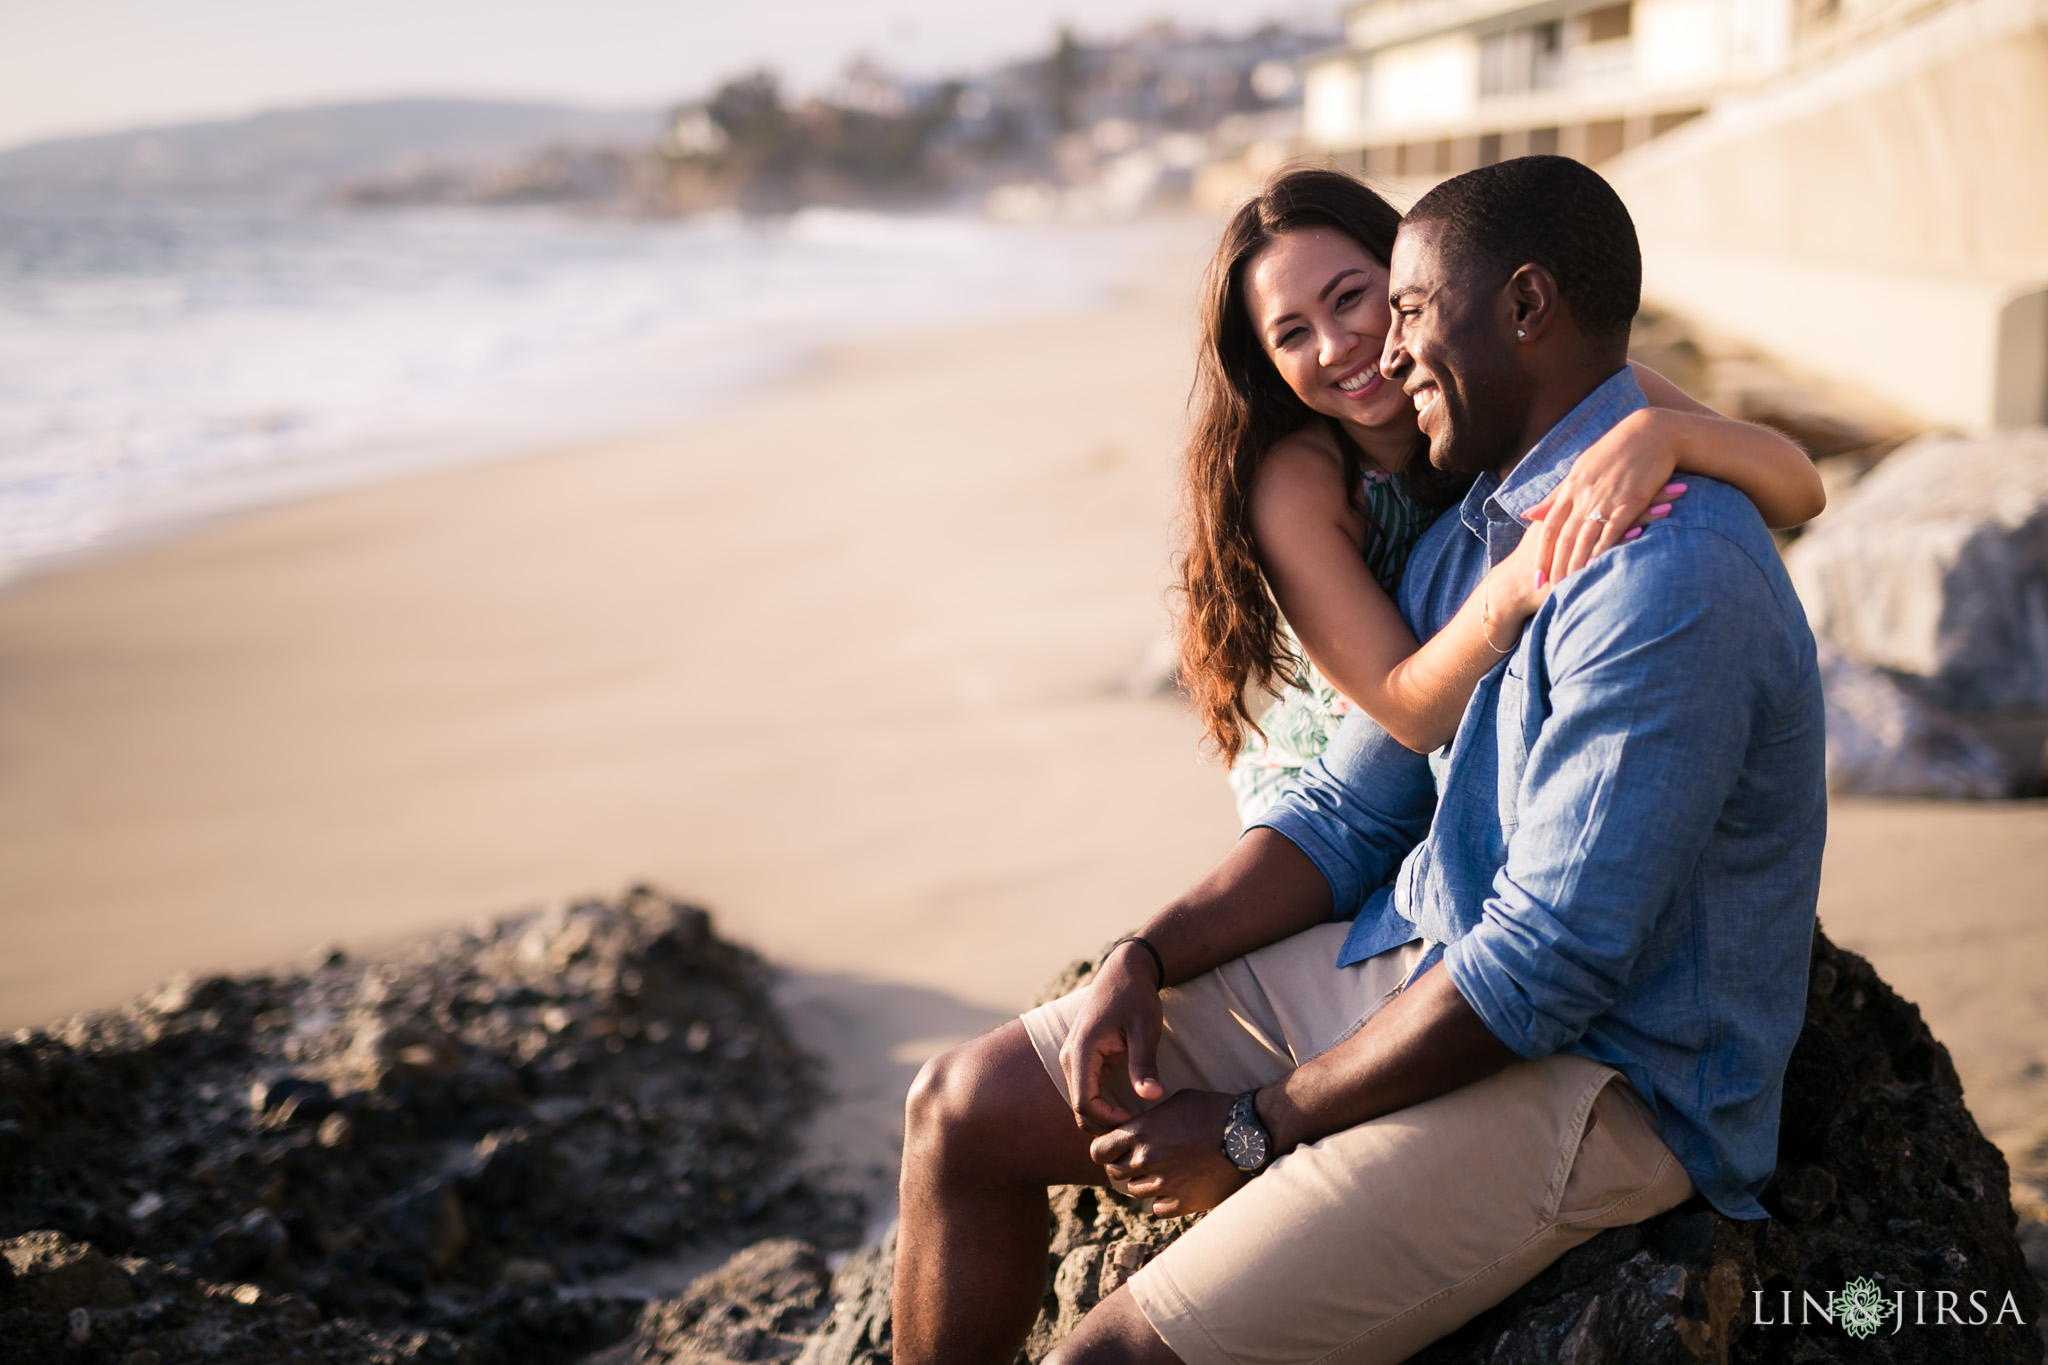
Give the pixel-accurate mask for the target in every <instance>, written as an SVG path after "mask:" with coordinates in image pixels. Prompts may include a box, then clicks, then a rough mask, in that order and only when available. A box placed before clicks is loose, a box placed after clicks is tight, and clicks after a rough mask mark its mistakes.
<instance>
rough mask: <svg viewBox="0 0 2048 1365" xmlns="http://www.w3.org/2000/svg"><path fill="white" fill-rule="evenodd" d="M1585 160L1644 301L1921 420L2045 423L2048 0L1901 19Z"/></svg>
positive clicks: (1991, 0) (1973, 2)
mask: <svg viewBox="0 0 2048 1365" xmlns="http://www.w3.org/2000/svg"><path fill="white" fill-rule="evenodd" d="M1603 169H1604V170H1605V171H1606V172H1607V174H1608V175H1609V178H1610V179H1611V180H1612V181H1613V182H1614V184H1615V186H1616V187H1617V188H1618V189H1619V190H1620V191H1621V193H1622V195H1623V197H1624V198H1625V199H1626V200H1627V201H1628V205H1629V209H1630V212H1631V213H1632V214H1633V215H1634V216H1635V220H1636V224H1637V227H1638V229H1639V231H1640V232H1641V235H1642V240H1643V255H1644V292H1645V294H1646V295H1647V296H1648V297H1650V298H1652V299H1654V300H1656V301H1658V302H1660V303H1663V304H1665V305H1668V306H1670V307H1672V308H1675V309H1677V310H1679V311H1681V312H1683V313H1685V314H1688V315H1690V316H1692V317H1694V318H1696V319H1698V320H1699V321H1701V322H1703V323H1705V324H1707V325H1708V326H1710V327H1713V328H1716V329H1718V330H1721V331H1724V332H1727V333H1729V334H1731V335H1733V336H1737V337H1740V338H1742V339H1743V340H1746V341H1748V342H1750V343H1752V344H1754V345H1756V346H1759V347H1761V348H1763V349H1764V350H1767V351H1770V352H1772V353H1774V354H1776V355H1777V356H1779V357H1781V358H1782V359H1784V360H1786V361H1788V362H1790V363H1792V364H1793V365H1795V366H1798V367H1800V368H1803V369H1806V370H1809V371H1812V372H1814V373H1816V374H1819V375H1822V376H1825V377H1827V378H1830V379H1835V380H1839V381H1841V382H1844V383H1848V384H1851V385H1854V386H1856V387H1858V388H1860V389H1863V390H1865V391H1867V392H1869V393H1870V394H1872V395H1873V396H1874V397H1876V398H1879V399H1881V400H1883V401H1884V402H1886V403H1888V404H1890V405H1892V406H1895V407H1898V408H1902V409H1904V410H1906V411H1908V412H1910V413H1913V414H1914V415H1916V416H1918V417H1920V418H1921V419H1922V420H1924V421H1926V422H1928V423H1929V424H1930V425H1935V426H1944V427H1955V428H1960V429H1962V430H1966V431H1983V430H1989V429H1993V428H1998V427H2009V426H2020V425H2029V424H2038V423H2044V422H2048V0H1956V2H1955V3H1950V4H1947V5H1944V6H1939V7H1933V8H1923V9H1921V10H1920V11H1919V12H1918V13H1917V14H1902V15H1901V17H1900V18H1899V19H1897V20H1896V21H1895V22H1893V23H1892V24H1890V25H1888V26H1887V28H1886V30H1885V31H1883V32H1881V33H1878V34H1874V35H1871V36H1870V37H1868V38H1867V39H1866V40H1865V41H1863V42H1862V43H1860V44H1858V45H1857V46H1856V47H1855V48H1854V49H1853V50H1850V51H1847V52H1843V53H1841V54H1839V55H1836V56H1833V57H1830V58H1826V59H1823V60H1820V61H1815V62H1811V63H1805V64H1802V65H1800V66H1799V67H1798V68H1797V69H1795V70H1794V71H1792V72H1790V73H1788V74H1787V75H1786V76H1785V77H1783V78H1782V79H1780V80H1778V81H1776V82H1773V83H1772V84H1770V85H1768V86H1765V87H1762V88H1759V89H1757V90H1755V91H1753V92H1750V93H1747V94H1743V95H1739V96H1729V97H1726V98H1724V99H1723V100H1721V101H1720V102H1718V103H1717V104H1716V105H1715V106H1714V108H1713V109H1712V111H1711V112H1710V113H1709V114H1707V115H1706V116H1705V117H1703V118H1701V119H1698V120H1696V121H1694V122H1693V123H1691V124H1689V125H1687V126H1686V127H1684V128H1681V129H1679V130H1677V131H1675V132H1672V133H1670V134H1667V135H1666V136H1664V137H1661V138H1658V139H1656V140H1655V141H1653V142H1650V143H1648V144H1646V145H1645V146H1643V147H1642V148H1640V149H1638V150H1637V151H1634V152H1631V153H1629V154H1627V155H1626V156H1624V157H1622V158H1621V159H1619V160H1617V161H1615V162H1613V163H1611V164H1610V165H1609V166H1607V167H1604V168H1603Z"/></svg>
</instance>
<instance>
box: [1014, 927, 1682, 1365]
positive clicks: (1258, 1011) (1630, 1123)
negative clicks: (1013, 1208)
mask: <svg viewBox="0 0 2048 1365" xmlns="http://www.w3.org/2000/svg"><path fill="white" fill-rule="evenodd" d="M1349 928H1350V926H1349V925H1347V924H1327V925H1320V926H1318V927H1316V928H1314V929H1311V930H1309V931H1308V932H1306V933H1303V934H1298V935H1296V936H1295V937H1293V938H1290V939H1286V940H1284V941H1282V942H1280V943H1276V944H1273V945H1271V946H1269V947H1266V948H1261V949H1259V950H1258V951H1257V952H1254V953H1251V954H1248V955H1247V956H1245V957H1242V958H1239V959H1238V960H1237V961H1235V962H1230V963H1226V964H1224V965H1223V966H1221V967H1219V968H1217V969H1216V970H1215V971H1213V972H1208V973H1206V974H1204V975H1202V976H1200V977H1197V978H1196V979H1194V980H1193V981H1190V982H1188V983H1187V984H1186V985H1183V986H1179V987H1175V988H1174V989H1171V990H1168V991H1166V992H1165V993H1164V994H1163V995H1162V996H1161V1003H1162V1004H1163V1005H1164V1007H1165V1016H1166V1030H1165V1034H1164V1036H1163V1037H1162V1038H1161V1040H1160V1049H1159V1076H1160V1080H1161V1081H1162V1082H1163V1083H1164V1085H1165V1087H1166V1091H1167V1093H1168V1094H1172V1093H1173V1092H1174V1091H1176V1090H1184V1089H1201V1090H1220V1091H1223V1092H1225V1093H1228V1094H1238V1093H1241V1092H1243V1091H1246V1090H1250V1089H1253V1088H1255V1087H1258V1086H1262V1085H1267V1084H1270V1083H1271V1082H1273V1081H1275V1080H1278V1079H1279V1078H1280V1077H1282V1076H1284V1075H1286V1074H1287V1073H1288V1072H1289V1071H1291V1070H1293V1069H1294V1068H1295V1067H1297V1066H1299V1065H1301V1064H1302V1063H1303V1062H1305V1061H1307V1060H1308V1059H1309V1058H1311V1057H1313V1056H1315V1055H1316V1054H1318V1053H1320V1052H1324V1051H1326V1050H1328V1049H1329V1048H1331V1047H1333V1046H1335V1045H1336V1044H1337V1043H1340V1042H1342V1041H1343V1040H1344V1039H1346V1038H1348V1037H1350V1036H1351V1035H1352V1034H1353V1033H1355V1032H1356V1031H1357V1030H1358V1028H1359V1026H1360V1025H1362V1024H1363V1023H1364V1022H1365V1021H1366V1020H1367V1019H1369V1018H1371V1017H1372V1015H1373V1014H1375V1013H1377V1012H1378V1010H1379V1009H1380V1007H1381V1006H1383V1005H1385V1004H1386V1003H1387V1001H1389V1000H1391V999H1392V998H1393V997H1394V996H1395V995H1397V994H1399V993H1400V990H1401V988H1402V987H1403V986H1404V985H1406V984H1407V978H1408V976H1409V974H1410V973H1411V972H1412V971H1413V970H1414V967H1415V964H1416V963H1417V962H1418V961H1419V960H1420V959H1421V957H1422V945H1421V944H1420V943H1413V944H1409V945H1408V946H1407V947H1404V948H1396V949H1394V950H1393V951H1391V952H1388V953H1383V954H1381V955H1380V956H1378V957H1375V958H1372V959H1370V960H1368V961H1365V962H1361V963H1358V964H1357V965H1355V966H1351V967H1336V966H1333V965H1332V964H1333V963H1335V962H1336V960H1337V951H1338V948H1339V947H1340V946H1341V945H1342V943H1343V941H1344V936H1345V934H1346V932H1347V931H1348V930H1349ZM1079 1000H1080V995H1079V993H1076V994H1074V995H1069V996H1066V997H1064V998H1062V999H1059V1000H1055V1001H1053V1002H1052V1003H1051V1004H1049V1005H1042V1006H1040V1007H1039V1008H1037V1009H1034V1010H1032V1011H1031V1012H1030V1013H1028V1014H1026V1015H1025V1016H1024V1026H1025V1028H1026V1030H1027V1031H1028V1032H1029V1033H1030V1035H1031V1041H1032V1044H1033V1045H1034V1046H1035V1047H1036V1048H1037V1049H1038V1055H1039V1058H1040V1060H1042V1061H1043V1062H1044V1063H1045V1069H1046V1070H1047V1071H1048V1072H1049V1073H1051V1075H1052V1078H1053V1083H1054V1084H1055V1085H1057V1086H1058V1087H1059V1088H1060V1093H1061V1094H1062V1095H1066V1093H1067V1089H1066V1079H1065V1077H1064V1076H1063V1075H1062V1073H1061V1071H1060V1065H1059V1050H1060V1045H1061V1043H1062V1042H1064V1041H1065V1039H1066V1036H1067V1033H1068V1031H1069V1029H1070V1027H1071V1025H1072V1020H1073V1017H1074V1013H1075V1010H1076V1008H1077V1006H1078V1002H1079ZM1070 1098H1071V1097H1070ZM1119 1100H1120V1102H1121V1103H1123V1104H1124V1105H1125V1106H1126V1107H1130V1108H1133V1109H1135V1108H1139V1107H1141V1106H1139V1105H1138V1104H1137V1103H1136V1101H1135V1099H1134V1097H1132V1096H1131V1095H1130V1093H1129V1087H1128V1081H1127V1080H1126V1081H1125V1082H1124V1084H1123V1087H1122V1094H1121V1095H1120V1097H1119ZM1217 1137H1218V1141H1219V1142H1220V1141H1221V1138H1222V1135H1221V1134H1220V1133H1219V1134H1218V1135H1217ZM1691 1194H1692V1181H1691V1179H1690V1178H1689V1177H1688V1176H1687V1175H1686V1173H1685V1168H1684V1167H1682V1166H1680V1165H1679V1163H1678V1160H1677V1158H1675V1157H1674V1156H1672V1154H1671V1152H1670V1149H1668V1148H1667V1147H1665V1145H1664V1142H1663V1139H1662V1138H1660V1137H1659V1136H1658V1133H1657V1126H1656V1122H1655V1120H1654V1119H1653V1118H1652V1117H1651V1115H1650V1112H1649V1109H1648V1107H1647V1106H1646V1105H1645V1104H1644V1103H1643V1101H1642V1099H1641V1098H1640V1097H1639V1096H1638V1095H1637V1094H1636V1092H1635V1089H1634V1087H1632V1086H1630V1085H1629V1083H1628V1082H1627V1081H1626V1080H1624V1079H1623V1078H1622V1076H1621V1075H1620V1073H1618V1072H1616V1071H1614V1070H1613V1069H1611V1068H1609V1067H1605V1066H1601V1065H1599V1064H1598V1063H1596V1062H1591V1061H1587V1060H1586V1059H1585V1058H1583V1057H1573V1056H1566V1055H1563V1054H1559V1055H1555V1056H1551V1057H1545V1058H1543V1059H1542V1060H1541V1061H1535V1062H1516V1063H1514V1064H1513V1065H1511V1066H1509V1067H1508V1068H1507V1069H1505V1070H1503V1071H1501V1072H1498V1073H1497V1074H1495V1075H1493V1076H1489V1077H1488V1078H1487V1079H1485V1080H1483V1081H1479V1082H1476V1083H1475V1084H1472V1085H1468V1086H1466V1087H1464V1088H1463V1089H1461V1090H1455V1091H1452V1092H1451V1093H1450V1094H1448V1095H1440V1096H1438V1097H1437V1098H1436V1099H1433V1100H1429V1101H1427V1102H1426V1103H1423V1104H1418V1105H1415V1106H1413V1107H1412V1108H1408V1109H1403V1110H1400V1111H1399V1112H1397V1113H1393V1114H1388V1115H1386V1116H1385V1117H1383V1118H1378V1119H1374V1120H1372V1121H1371V1122H1370V1123H1362V1124H1359V1125H1358V1126H1357V1127H1355V1128H1347V1129H1345V1130H1344V1131H1342V1132H1339V1133H1333V1134H1331V1135H1330V1136H1329V1137H1326V1138H1324V1139H1323V1140H1322V1141H1320V1142H1315V1143H1310V1144H1308V1145H1307V1146H1304V1147H1300V1148H1297V1149H1296V1150H1295V1151H1293V1152H1290V1153H1288V1154H1287V1155H1285V1156H1283V1157H1281V1158H1280V1159H1279V1160H1278V1161H1276V1162H1274V1163H1273V1164H1272V1166H1270V1167H1268V1168H1267V1170H1266V1171H1265V1172H1264V1173H1263V1174H1261V1175H1260V1176H1259V1177H1258V1178H1256V1179H1255V1180H1252V1181H1251V1182H1250V1183H1248V1184H1247V1185H1245V1186H1244V1187H1243V1188H1242V1189H1240V1190H1239V1191H1238V1192H1237V1193H1236V1194H1234V1195H1232V1196H1231V1197H1230V1198H1229V1199H1228V1200H1226V1201H1224V1203H1223V1205H1222V1206H1221V1207H1220V1208H1217V1209H1216V1210H1214V1211H1213V1212H1211V1213H1210V1214H1209V1216H1208V1217H1207V1218H1204V1219H1203V1220H1202V1221H1201V1222H1200V1223H1198V1224H1196V1225H1195V1226H1194V1227H1193V1228H1192V1229H1190V1230H1189V1231H1188V1233H1187V1234H1186V1235H1184V1236H1182V1237H1181V1238H1180V1239H1179V1240H1177V1241H1175V1242H1174V1243H1173V1245H1171V1246H1170V1247H1168V1248H1167V1249H1166V1250H1165V1251H1164V1252H1163V1253H1161V1254H1160V1256H1159V1257H1158V1258H1157V1259H1155V1260H1153V1261H1152V1262H1150V1263H1149V1264H1147V1265H1146V1266H1145V1267H1144V1268H1143V1269H1141V1270H1140V1271H1139V1272H1138V1273H1137V1274H1136V1275H1135V1276H1133V1277H1132V1279H1131V1280H1130V1282H1129V1283H1130V1290H1131V1294H1132V1296H1133V1297H1134V1298H1135V1299H1136V1300H1137V1304H1138V1307H1139V1308H1140V1309H1141V1310H1142V1311H1143V1312H1144V1314H1145V1317H1146V1318H1147V1319H1148V1320H1149V1321H1150V1322H1151V1324H1152V1326H1153V1328H1154V1329H1155V1330H1157V1331H1158V1333H1159V1335H1160V1337H1161V1338H1162V1339H1164V1341H1165V1342H1166V1344H1167V1345H1168V1346H1169V1347H1170V1348H1172V1350H1173V1352H1174V1354H1175V1355H1177V1356H1179V1357H1180V1358H1181V1360H1183V1361H1184V1362H1186V1365H1224V1363H1225V1362H1229V1363H1230V1365H1306V1363H1307V1362H1312V1361H1318V1362H1319V1361H1329V1362H1337V1361H1343V1362H1347V1365H1349V1363H1350V1362H1365V1361H1397V1360H1402V1359H1405V1358H1406V1357H1408V1356H1409V1355H1411V1354H1413V1353H1414V1352H1416V1351H1418V1350H1420V1349H1421V1348H1422V1347H1424V1346H1426V1345H1427V1344H1429V1343H1430V1342H1432V1341H1435V1340H1437V1339H1438V1338H1439V1337H1442V1336H1444V1335H1446V1334H1447V1333H1449V1332H1451V1331H1453V1330H1455V1329H1456V1328H1457V1327H1459V1326H1460V1325H1462V1324H1464V1323H1466V1322H1468V1321H1470V1320H1471V1319H1472V1318H1474V1317H1476V1316H1477V1315H1478V1314H1480V1313H1481V1312H1483V1311H1485V1310H1486V1309H1488V1308H1491V1307H1492V1306H1493V1305H1494V1304H1496V1303H1499V1302H1500V1301H1501V1300H1502V1299H1504V1298H1506V1297H1507V1296H1508V1295H1509V1294H1511V1293H1513V1292H1514V1291H1515V1290H1516V1289H1519V1288H1520V1287H1521V1286H1522V1285H1524V1284H1526V1283H1528V1282H1529V1280H1531V1279H1533V1278H1534V1277H1535V1275H1536V1274H1537V1272H1538V1271H1540V1270H1542V1269H1543V1268H1544V1267H1545V1266H1547V1265H1549V1264H1550V1263H1551V1262H1552V1261H1554V1260H1556V1259H1557V1258H1558V1257H1559V1256H1562V1255H1563V1254H1564V1253H1565V1252H1567V1251H1569V1250H1570V1249H1571V1248H1572V1247H1574V1246H1577V1245H1578V1244H1579V1243H1581V1242H1583V1241H1585V1240H1587V1239H1588V1238H1590V1237H1592V1236H1593V1235H1594V1234H1595V1233H1596V1232H1599V1231H1600V1230H1601V1229H1603V1228H1611V1227H1620V1226H1622V1225H1624V1224H1628V1223H1637V1222H1641V1221H1642V1220H1643V1219H1645V1218H1649V1217H1653V1216H1654V1215H1656V1214H1659V1213H1662V1212H1663V1211H1664V1210H1666V1209H1668V1208H1671V1207H1673V1206H1675V1205H1677V1204H1679V1203H1682V1202H1683V1201H1684V1200H1686V1199H1687V1198H1689V1197H1690V1196H1691Z"/></svg>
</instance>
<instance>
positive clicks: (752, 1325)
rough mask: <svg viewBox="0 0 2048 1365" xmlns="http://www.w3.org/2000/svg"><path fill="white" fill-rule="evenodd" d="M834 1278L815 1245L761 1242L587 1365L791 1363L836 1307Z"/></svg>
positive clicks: (650, 1311) (653, 1311) (647, 1316)
mask: <svg viewBox="0 0 2048 1365" xmlns="http://www.w3.org/2000/svg"><path fill="white" fill-rule="evenodd" d="M830 1283H831V1276H830V1275H829V1274H828V1273H827V1271H826V1269H825V1261H824V1258H823V1257H821V1256H820V1255H819V1254H818V1249H817V1248H816V1247H814V1246H812V1245H811V1244H810V1243H808V1242H802V1241H798V1240H796V1239H794V1238H787V1237H784V1238H775V1239H771V1240H769V1241H764V1242H757V1243H755V1244H754V1245H753V1246H750V1247H748V1248H747V1249H746V1250H744V1251H741V1252H739V1253H738V1254H736V1255H734V1256H733V1257H732V1258H731V1259H730V1260H728V1261H726V1263H725V1264H724V1265H722V1266H720V1267H719V1268H718V1269H716V1270H714V1271H712V1272H711V1273H710V1274H708V1275H705V1276H703V1277H701V1278H699V1279H698V1280H696V1281H695V1282H694V1283H693V1284H691V1286H690V1287H689V1289H687V1290H686V1291H684V1292H683V1294H682V1295H680V1296H679V1297H677V1298H673V1299H664V1300H661V1301H660V1302H657V1303H651V1304H649V1305H648V1306H647V1308H646V1310H645V1311H644V1312H642V1313H641V1315H640V1321H639V1322H638V1324H636V1325H635V1327H634V1329H633V1335H632V1336H630V1337H628V1338H627V1339H626V1340H625V1341H622V1342H620V1343H618V1344H617V1345H615V1346H612V1347H610V1348H608V1349H607V1350H604V1351H601V1352H599V1353H598V1354H596V1355H594V1356H591V1357H589V1359H588V1360H587V1361H586V1362H585V1365H670V1362H674V1363H675V1365H724V1362H728V1361H734V1362H737V1361H757V1360H791V1359H794V1358H795V1357H796V1356H797V1353H798V1352H799V1351H800V1350H802V1349H803V1343H804V1339H805V1338H806V1337H808V1336H810V1335H811V1333H812V1332H813V1331H814V1330H815V1329H816V1328H817V1326H818V1324H819V1322H820V1320H821V1319H823V1318H824V1316H825V1313H826V1311H827V1309H828V1308H829V1307H830V1304H831V1299H830V1296H829V1293H828V1290H829V1287H830Z"/></svg>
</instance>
